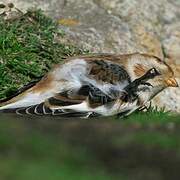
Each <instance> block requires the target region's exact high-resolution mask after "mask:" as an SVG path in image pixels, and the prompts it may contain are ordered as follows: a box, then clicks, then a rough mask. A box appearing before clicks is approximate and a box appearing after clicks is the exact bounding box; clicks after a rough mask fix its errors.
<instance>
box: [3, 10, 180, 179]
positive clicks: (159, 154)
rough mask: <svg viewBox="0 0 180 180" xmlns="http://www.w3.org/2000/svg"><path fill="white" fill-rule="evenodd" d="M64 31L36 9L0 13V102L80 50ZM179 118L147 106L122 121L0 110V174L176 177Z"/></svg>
mask: <svg viewBox="0 0 180 180" xmlns="http://www.w3.org/2000/svg"><path fill="white" fill-rule="evenodd" d="M63 36H65V34H64V32H63V31H62V30H61V29H59V28H58V26H57V24H56V23H55V22H53V21H52V20H51V19H50V18H48V17H46V16H44V15H43V14H42V12H41V11H33V10H29V11H28V12H27V13H25V14H23V15H21V16H20V17H19V18H17V19H15V20H13V21H7V20H4V18H3V17H0V99H1V98H4V97H6V96H8V95H9V94H11V93H13V92H14V91H16V90H17V89H18V88H19V87H21V86H22V85H24V84H26V83H28V82H30V81H31V80H36V79H37V78H39V77H40V76H42V75H43V74H44V73H46V72H47V71H48V70H49V68H50V67H51V66H52V65H53V64H55V63H59V62H61V61H62V60H63V58H64V56H71V55H75V54H82V53H84V52H87V51H84V50H82V49H79V48H77V47H74V46H72V45H70V44H64V43H60V42H61V41H59V40H60V39H61V38H63ZM57 39H58V40H57ZM179 119H180V118H179V116H177V115H176V116H175V115H170V114H169V113H165V112H164V111H163V110H162V111H157V110H156V109H152V108H151V109H149V110H148V112H146V113H143V112H137V113H134V114H133V115H131V116H129V117H128V118H123V119H119V118H117V117H108V118H103V119H101V118H98V119H93V120H92V119H90V120H80V119H60V118H59V117H53V120H52V118H51V117H40V116H39V117H33V116H27V117H26V116H25V117H19V116H18V117H17V116H14V115H13V116H11V115H8V116H7V115H0V179H3V180H6V179H7V180H11V179H12V180H16V179H17V180H24V179H26V180H31V179H40V180H41V179H43V180H49V179H51V180H56V179H57V180H59V179H62V180H63V179H66V180H76V179H77V180H81V179H82V180H91V179H95V180H101V179H102V180H115V179H118V180H121V179H122V180H126V179H127V180H130V179H133V180H139V179H158V180H161V179H179V176H180V174H179V168H180V140H179V135H180V131H179V128H180V123H179Z"/></svg>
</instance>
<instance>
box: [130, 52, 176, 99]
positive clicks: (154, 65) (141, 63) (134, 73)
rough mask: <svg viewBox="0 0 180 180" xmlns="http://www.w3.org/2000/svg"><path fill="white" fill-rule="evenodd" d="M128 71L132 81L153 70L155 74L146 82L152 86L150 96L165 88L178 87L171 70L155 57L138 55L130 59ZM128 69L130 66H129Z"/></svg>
mask: <svg viewBox="0 0 180 180" xmlns="http://www.w3.org/2000/svg"><path fill="white" fill-rule="evenodd" d="M130 64H131V67H132V69H131V70H130V73H131V77H132V80H133V79H137V78H139V77H141V76H143V75H144V74H145V73H146V72H147V71H148V70H150V69H154V70H156V72H152V73H157V75H155V76H154V77H153V78H152V79H149V80H147V82H148V83H150V84H151V85H152V87H153V88H152V96H155V95H156V94H157V93H159V92H160V91H162V90H163V89H165V88H167V87H178V83H177V81H176V79H175V77H174V72H173V70H172V68H171V67H170V66H169V65H168V64H167V63H166V62H164V61H162V60H161V59H159V58H158V57H155V56H150V55H144V54H138V55H137V57H136V58H134V59H132V60H131V62H130ZM129 67H130V66H129Z"/></svg>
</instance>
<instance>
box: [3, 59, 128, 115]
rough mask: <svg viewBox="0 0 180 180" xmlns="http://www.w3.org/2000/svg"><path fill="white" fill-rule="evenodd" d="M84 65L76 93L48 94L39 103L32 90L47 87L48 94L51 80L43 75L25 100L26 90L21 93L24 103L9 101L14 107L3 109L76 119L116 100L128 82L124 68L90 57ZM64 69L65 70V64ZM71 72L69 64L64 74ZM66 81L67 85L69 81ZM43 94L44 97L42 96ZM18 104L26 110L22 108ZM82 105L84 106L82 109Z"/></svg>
mask: <svg viewBox="0 0 180 180" xmlns="http://www.w3.org/2000/svg"><path fill="white" fill-rule="evenodd" d="M84 61H85V62H86V64H87V67H86V72H85V75H84V76H83V78H82V79H81V78H80V77H78V78H79V79H78V81H80V84H81V87H80V88H79V89H77V88H75V89H73V87H71V88H70V89H67V88H66V90H64V91H63V90H62V89H61V91H59V92H57V91H56V92H55V93H51V95H50V96H49V94H48V97H47V98H45V99H44V100H43V101H41V100H39V98H40V97H39V95H38V93H39V92H38V93H37V91H36V90H37V89H38V90H41V89H43V88H44V87H47V91H46V92H48V91H49V90H48V87H50V88H51V86H50V84H52V83H49V82H50V81H51V78H50V76H49V75H47V76H46V78H43V79H42V80H41V81H40V82H39V83H37V84H35V86H34V87H32V86H30V88H31V91H29V92H28V93H29V95H28V96H26V94H27V93H26V91H27V90H28V89H27V90H26V91H25V92H23V94H24V97H25V98H24V99H23V98H21V101H19V102H16V101H12V100H11V102H13V103H14V104H10V105H9V104H8V105H7V106H6V107H11V110H12V109H13V108H12V107H13V106H14V107H16V108H14V109H15V110H16V112H17V113H21V112H26V113H27V114H33V113H35V114H58V113H59V114H62V113H70V114H74V115H75V114H76V115H77V112H83V113H84V112H86V113H87V112H89V111H90V110H91V111H92V109H95V108H97V107H100V106H103V105H104V104H105V103H109V102H111V103H112V102H113V101H114V100H115V99H116V98H117V96H119V94H118V91H121V90H122V89H123V88H124V87H125V86H126V85H127V84H129V83H130V81H131V80H130V77H129V75H128V73H127V72H126V70H125V68H124V67H122V66H120V65H118V64H116V63H113V62H111V61H109V60H106V59H98V58H97V60H96V57H94V58H93V59H91V60H90V61H88V60H87V61H86V59H84ZM77 63H78V61H77ZM75 65H76V64H75ZM64 66H66V63H65V64H64ZM74 67H76V66H73V68H74ZM77 67H78V66H77ZM60 68H61V67H60ZM71 68H72V66H71V64H70V66H69V67H68V65H67V66H66V69H67V71H68V70H69V71H71ZM75 70H76V69H75ZM77 70H80V68H79V67H78V68H77ZM67 74H68V73H67ZM69 81H70V82H71V79H70V80H69ZM59 83H61V81H59ZM42 87H43V88H42ZM52 88H53V87H52ZM43 91H44V89H43ZM46 92H45V93H44V94H45V95H46ZM33 93H34V95H33ZM20 95H21V94H20ZM20 95H18V96H20ZM31 97H32V98H31ZM36 98H37V99H38V100H37V102H39V103H37V104H36V103H35V100H36ZM16 99H18V98H16ZM28 99H29V100H31V101H32V104H31V103H29V102H27V101H28ZM22 103H24V104H25V105H26V106H25V107H23V105H22ZM84 103H85V104H86V105H85V106H84ZM27 104H28V105H27ZM19 105H20V106H19ZM18 106H19V107H18ZM74 107H75V108H74ZM77 107H78V108H77ZM73 108H74V109H73ZM1 109H3V107H2V108H0V110H1ZM57 110H58V111H57ZM74 111H75V112H76V113H75V112H74Z"/></svg>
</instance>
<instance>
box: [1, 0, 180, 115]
mask: <svg viewBox="0 0 180 180" xmlns="http://www.w3.org/2000/svg"><path fill="white" fill-rule="evenodd" d="M2 2H5V3H7V0H2ZM11 2H13V3H14V4H15V6H16V7H17V8H19V9H21V10H22V11H26V10H27V9H28V8H32V7H35V8H41V9H42V10H44V11H45V13H46V14H48V15H50V16H51V17H53V18H55V19H56V20H58V22H59V26H60V27H61V28H63V29H64V30H65V32H66V34H67V36H66V38H65V39H64V40H63V41H65V42H66V41H67V42H71V43H73V44H75V45H76V46H80V47H83V48H86V49H88V50H90V51H91V52H97V53H98V52H101V53H102V52H108V53H119V54H122V53H132V52H143V53H148V54H152V55H156V56H158V57H160V58H162V59H168V61H169V60H170V62H171V63H174V64H177V66H178V64H180V1H179V0H151V1H147V0H51V1H49V0H11ZM176 73H177V74H176V76H177V78H180V72H179V71H176ZM177 97H178V98H177ZM153 104H154V105H158V106H159V107H163V106H165V107H166V108H167V109H168V110H169V109H171V110H174V111H178V112H180V89H178V88H177V89H168V90H166V91H164V92H163V93H162V94H160V95H159V96H158V97H157V98H156V99H155V100H154V102H153Z"/></svg>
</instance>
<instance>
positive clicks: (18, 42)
mask: <svg viewBox="0 0 180 180" xmlns="http://www.w3.org/2000/svg"><path fill="white" fill-rule="evenodd" d="M63 36H65V34H64V32H63V31H62V30H61V29H59V28H58V25H57V24H56V23H55V22H54V21H53V20H52V19H50V18H49V17H47V16H45V15H44V14H43V13H42V11H41V10H36V11H35V10H28V11H27V13H25V14H23V15H22V16H20V17H19V18H17V19H15V20H13V21H7V20H4V18H3V17H0V98H4V97H6V96H9V95H10V94H12V93H13V92H14V91H16V90H17V89H18V88H19V87H21V86H22V85H24V84H27V83H28V82H30V81H31V80H34V79H37V78H38V77H40V76H42V75H43V74H44V73H46V72H47V71H48V70H49V69H50V68H51V66H52V65H53V64H54V63H58V62H60V61H62V59H63V57H64V56H71V55H77V54H81V53H83V52H86V51H84V50H82V49H80V48H77V47H75V46H73V45H70V44H63V43H60V42H59V41H56V40H55V39H61V38H63Z"/></svg>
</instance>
